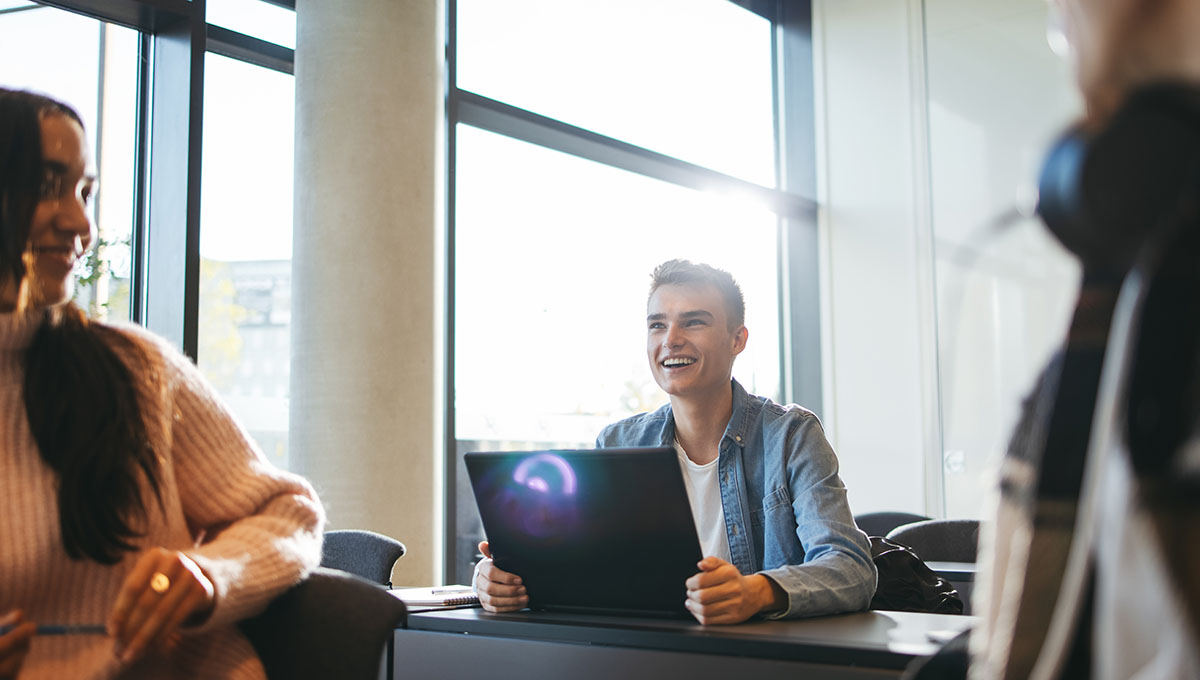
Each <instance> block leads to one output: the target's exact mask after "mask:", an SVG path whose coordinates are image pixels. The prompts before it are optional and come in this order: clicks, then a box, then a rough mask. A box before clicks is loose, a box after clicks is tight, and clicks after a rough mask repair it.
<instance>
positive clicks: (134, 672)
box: [0, 88, 324, 680]
mask: <svg viewBox="0 0 1200 680" xmlns="http://www.w3.org/2000/svg"><path fill="white" fill-rule="evenodd" d="M94 187H95V178H94V177H93V176H92V175H91V174H90V173H89V169H88V156H87V147H86V145H85V141H84V132H83V126H82V123H81V121H80V119H79V116H78V115H77V114H76V113H75V112H74V111H73V110H71V108H70V107H68V106H66V105H64V104H62V103H60V102H57V101H54V100H52V99H49V98H46V97H43V96H39V95H36V94H32V93H28V92H20V91H13V90H7V89H2V88H0V633H2V634H0V680H3V679H6V678H15V677H20V678H43V677H44V678H110V677H154V678H159V677H197V678H201V677H202V678H262V677H264V675H265V674H264V672H263V669H262V665H261V663H259V661H258V659H257V657H256V656H255V654H254V650H253V649H252V648H251V647H250V644H249V642H248V641H247V640H246V639H245V638H244V637H242V636H241V635H240V634H239V633H238V632H237V629H236V627H235V626H234V623H235V622H236V621H238V620H240V619H242V618H245V617H246V616H249V615H251V614H254V613H256V612H257V611H259V610H261V609H262V608H263V607H264V606H265V605H266V604H267V603H268V602H269V601H270V600H271V598H273V597H275V596H276V595H278V594H279V593H280V592H282V591H283V590H284V589H286V588H287V587H288V586H290V585H292V584H294V583H296V582H297V581H299V580H300V579H301V578H303V577H304V576H305V575H306V574H307V572H308V571H310V570H311V569H313V568H314V567H315V566H316V565H317V563H318V562H319V561H320V546H321V531H322V528H323V525H324V512H323V510H322V508H321V505H320V502H319V501H318V500H317V498H316V495H315V494H314V493H313V491H312V489H311V487H310V486H309V485H308V484H307V483H306V482H305V481H304V480H303V479H301V478H300V477H298V476H296V475H292V474H289V473H286V472H283V471H280V470H278V469H276V468H274V467H272V466H271V465H270V464H269V463H268V462H267V461H266V460H265V458H264V457H263V456H262V454H261V453H259V452H258V450H257V449H256V447H255V446H254V445H253V443H252V442H251V441H250V439H249V437H248V436H247V435H246V433H245V432H244V431H243V430H242V429H241V428H240V427H239V426H238V425H237V424H236V423H235V422H234V420H233V418H232V417H231V416H230V415H229V413H228V412H227V411H226V410H225V408H224V407H223V406H222V405H221V403H220V401H219V399H218V397H217V395H216V393H215V392H214V390H213V389H212V388H211V387H210V386H209V385H208V384H207V383H206V382H205V381H204V379H203V378H202V377H201V376H200V374H199V372H198V371H197V370H196V368H195V367H194V366H193V365H192V364H191V363H190V362H189V361H188V360H187V359H186V358H185V357H183V356H182V355H180V354H179V353H178V352H177V351H175V350H174V349H172V348H170V347H169V346H167V344H166V343H165V342H164V341H162V340H161V339H159V338H157V337H155V336H153V335H151V334H150V333H148V332H146V331H145V330H142V329H139V328H137V327H135V326H112V325H107V324H103V323H98V322H96V321H92V320H89V319H88V318H87V317H86V316H85V315H84V314H83V313H82V312H81V311H80V309H79V308H78V307H76V306H75V305H74V304H73V303H71V302H70V298H71V293H72V289H73V274H72V269H73V268H74V264H75V262H76V261H77V260H78V259H79V258H80V257H81V256H82V255H83V253H84V252H86V250H87V248H88V247H90V246H91V245H92V243H93V241H94V240H95V232H94V230H93V227H92V224H91V222H90V220H89V218H88V216H87V213H86V210H87V203H88V201H89V200H90V198H91V196H92V193H93V191H94Z"/></svg>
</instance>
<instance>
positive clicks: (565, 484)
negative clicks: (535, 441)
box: [513, 453, 575, 496]
mask: <svg viewBox="0 0 1200 680" xmlns="http://www.w3.org/2000/svg"><path fill="white" fill-rule="evenodd" d="M546 473H550V474H546ZM554 473H557V474H554ZM547 476H549V477H551V478H553V477H557V478H558V481H559V483H560V484H561V487H560V488H557V489H553V490H554V491H558V492H559V493H562V494H563V495H566V496H572V495H574V494H575V471H574V470H572V469H571V466H570V465H569V464H568V463H567V461H565V460H563V459H562V457H561V456H556V455H554V454H552V453H539V454H537V455H533V456H530V457H528V458H526V459H525V460H523V461H521V463H520V464H519V465H517V469H516V471H514V472H513V481H514V482H516V483H517V484H520V485H521V486H524V487H527V488H530V489H533V490H534V491H540V492H542V493H550V492H551V490H552V487H551V485H550V482H548V481H546V477H547Z"/></svg>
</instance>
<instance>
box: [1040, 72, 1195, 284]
mask: <svg viewBox="0 0 1200 680" xmlns="http://www.w3.org/2000/svg"><path fill="white" fill-rule="evenodd" d="M1038 185H1039V186H1038V190H1039V191H1038V193H1039V195H1038V213H1039V214H1040V215H1041V217H1042V220H1043V221H1045V223H1046V226H1047V227H1048V228H1049V229H1050V231H1051V233H1053V234H1054V235H1055V237H1057V238H1058V240H1059V241H1061V242H1062V244H1063V245H1064V246H1066V248H1067V249H1068V250H1070V251H1071V252H1073V253H1075V254H1076V255H1077V256H1078V257H1079V258H1080V260H1081V261H1082V263H1083V265H1084V267H1085V269H1104V270H1109V271H1119V272H1122V273H1123V272H1125V271H1127V270H1128V269H1129V267H1130V266H1131V265H1132V264H1133V259H1134V257H1135V256H1136V254H1137V252H1138V249H1139V247H1140V246H1141V245H1142V243H1143V242H1144V241H1145V240H1146V238H1147V236H1149V235H1150V234H1151V233H1154V231H1155V230H1157V229H1160V228H1161V227H1162V224H1163V222H1165V221H1171V220H1172V217H1174V216H1178V213H1179V211H1180V210H1186V209H1187V207H1188V206H1186V205H1183V204H1186V203H1194V202H1196V201H1197V200H1200V87H1198V86H1196V85H1191V84H1180V83H1158V84H1155V85H1150V86H1147V87H1145V88H1142V89H1141V90H1138V91H1136V92H1134V93H1132V94H1131V95H1130V96H1129V98H1128V99H1127V100H1126V102H1125V104H1124V105H1123V106H1122V107H1121V109H1120V110H1118V111H1117V112H1116V114H1115V115H1114V116H1113V117H1112V119H1111V120H1110V122H1109V123H1108V125H1107V126H1106V127H1105V128H1104V129H1103V130H1100V131H1099V132H1096V133H1089V132H1087V131H1085V130H1083V129H1082V128H1081V127H1079V126H1076V127H1073V128H1071V129H1069V130H1067V132H1066V133H1064V134H1063V135H1062V136H1061V137H1060V138H1059V139H1058V141H1056V142H1055V143H1054V144H1053V145H1052V146H1051V148H1050V151H1049V152H1048V153H1047V154H1046V159H1045V161H1044V162H1043V164H1042V171H1041V175H1040V178H1039V182H1038Z"/></svg>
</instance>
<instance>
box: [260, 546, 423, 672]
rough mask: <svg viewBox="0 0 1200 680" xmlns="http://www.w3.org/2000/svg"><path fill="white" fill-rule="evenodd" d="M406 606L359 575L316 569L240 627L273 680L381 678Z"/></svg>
mask: <svg viewBox="0 0 1200 680" xmlns="http://www.w3.org/2000/svg"><path fill="white" fill-rule="evenodd" d="M406 617H407V611H406V609H405V607H404V603H403V602H401V601H400V599H399V598H397V597H396V596H394V595H392V594H391V593H389V592H388V591H386V590H384V589H383V588H380V587H379V586H377V585H375V584H374V583H371V582H369V581H367V580H365V579H362V578H359V577H357V576H354V575H351V574H346V573H343V572H341V571H335V570H333V569H317V570H316V571H314V572H313V573H312V574H311V575H310V576H309V577H308V578H307V579H305V580H304V581H301V582H300V583H299V584H298V585H296V586H294V587H293V588H291V589H290V590H288V591H286V592H284V593H283V594H282V595H280V596H279V597H277V598H275V600H274V601H273V602H271V604H270V606H269V607H267V609H266V611H264V612H263V613H262V614H259V615H258V616H256V617H254V618H251V619H247V620H245V621H242V622H241V623H240V624H239V627H240V628H241V630H242V632H243V633H244V634H245V635H246V637H247V638H249V640H250V644H251V645H253V646H254V650H255V651H256V652H258V657H259V658H260V659H261V660H262V662H263V666H264V667H265V668H266V670H267V677H268V678H270V679H271V680H280V679H283V678H288V679H289V680H318V679H321V680H324V679H326V678H344V679H346V680H360V679H361V680H376V678H378V677H379V671H380V663H381V662H382V661H383V659H384V650H385V649H389V647H388V646H387V644H386V643H387V642H388V641H390V640H391V637H392V634H393V631H394V630H395V629H396V628H397V627H403V626H404V622H405V619H406Z"/></svg>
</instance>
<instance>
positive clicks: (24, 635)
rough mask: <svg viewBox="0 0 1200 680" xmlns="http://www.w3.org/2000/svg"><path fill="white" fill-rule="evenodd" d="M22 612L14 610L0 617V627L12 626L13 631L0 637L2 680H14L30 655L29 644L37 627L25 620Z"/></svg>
mask: <svg viewBox="0 0 1200 680" xmlns="http://www.w3.org/2000/svg"><path fill="white" fill-rule="evenodd" d="M24 618H25V616H24V614H22V613H21V610H19V609H14V610H13V611H10V612H8V613H7V614H5V615H4V616H0V626H12V627H13V629H12V630H10V631H9V632H7V633H5V634H4V635H0V680H14V679H15V678H16V677H17V673H19V672H20V671H21V664H23V663H25V655H26V654H28V653H29V643H30V642H32V641H33V634H34V632H35V631H37V626H35V625H33V623H31V622H29V621H25V620H24Z"/></svg>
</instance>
